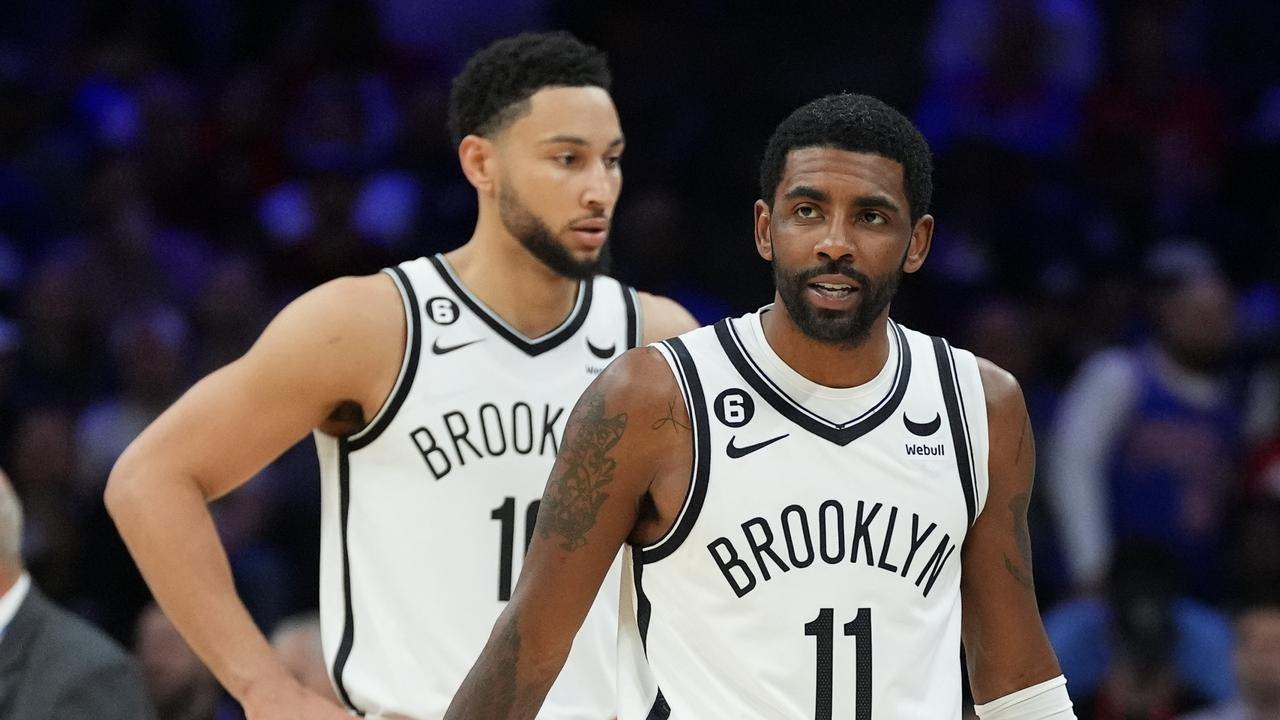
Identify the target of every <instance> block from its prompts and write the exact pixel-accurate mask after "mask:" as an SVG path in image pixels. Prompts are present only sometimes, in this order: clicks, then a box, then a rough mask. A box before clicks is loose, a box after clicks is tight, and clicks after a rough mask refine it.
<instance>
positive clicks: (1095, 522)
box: [1047, 242, 1248, 599]
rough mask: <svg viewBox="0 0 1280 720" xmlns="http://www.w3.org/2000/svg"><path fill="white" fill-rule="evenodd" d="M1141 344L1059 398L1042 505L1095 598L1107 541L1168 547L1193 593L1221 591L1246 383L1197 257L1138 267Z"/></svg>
mask: <svg viewBox="0 0 1280 720" xmlns="http://www.w3.org/2000/svg"><path fill="white" fill-rule="evenodd" d="M1146 270H1147V274H1148V277H1149V279H1150V283H1149V288H1150V293H1149V298H1150V300H1151V302H1152V305H1153V316H1154V318H1153V321H1154V327H1153V331H1152V336H1151V338H1150V339H1149V340H1147V341H1144V342H1142V343H1140V344H1135V345H1131V346H1129V347H1125V348H1118V349H1114V350H1108V351H1104V352H1102V353H1099V354H1098V355H1097V356H1095V357H1093V358H1091V359H1090V360H1089V361H1088V362H1087V363H1086V364H1085V365H1084V367H1083V368H1082V369H1081V370H1080V372H1079V374H1078V375H1077V376H1076V378H1075V379H1074V380H1073V381H1072V383H1071V385H1070V387H1069V388H1068V389H1067V391H1066V393H1065V394H1064V396H1063V398H1062V404H1061V406H1060V408H1059V411H1058V415H1057V418H1056V422H1055V424H1054V426H1053V428H1052V432H1051V436H1050V441H1049V454H1048V482H1049V485H1048V493H1047V495H1048V499H1049V500H1050V504H1051V506H1052V509H1053V512H1054V515H1055V519H1056V524H1057V527H1058V529H1059V531H1060V533H1061V538H1062V541H1063V543H1064V547H1065V550H1066V556H1067V559H1068V561H1069V563H1070V566H1071V573H1072V577H1073V579H1074V583H1075V586H1076V588H1077V589H1078V590H1082V591H1088V590H1090V589H1092V588H1096V587H1097V586H1098V585H1099V581H1100V580H1101V578H1102V577H1103V575H1104V573H1105V571H1106V565H1107V561H1108V558H1109V555H1110V553H1111V550H1112V547H1113V546H1114V545H1115V543H1116V542H1117V541H1118V540H1120V539H1124V538H1147V539H1151V540H1157V541H1160V542H1164V543H1168V545H1169V547H1171V548H1173V549H1174V550H1175V551H1176V552H1177V554H1178V557H1179V559H1180V560H1181V562H1182V564H1183V567H1185V568H1186V569H1187V571H1188V573H1189V576H1190V580H1191V582H1190V588H1191V591H1192V592H1193V594H1195V595H1197V596H1199V597H1203V598H1211V599H1212V598H1217V597H1219V596H1220V595H1221V592H1222V584H1221V583H1222V580H1223V578H1222V575H1221V572H1222V563H1221V557H1222V556H1221V553H1222V550H1223V546H1222V541H1223V537H1222V535H1223V532H1224V530H1225V522H1226V516H1227V512H1228V509H1229V507H1230V503H1231V500H1232V498H1233V496H1234V494H1235V493H1237V492H1238V491H1239V478H1240V473H1241V471H1242V468H1241V467H1240V465H1241V459H1242V453H1243V451H1244V447H1243V446H1244V442H1243V438H1244V428H1243V418H1244V415H1245V410H1244V409H1243V408H1244V405H1245V403H1246V399H1247V398H1248V395H1247V393H1246V392H1245V385H1246V383H1245V382H1244V381H1243V378H1242V376H1241V375H1239V374H1237V373H1236V372H1234V369H1233V367H1232V365H1231V363H1230V360H1231V354H1232V351H1233V343H1234V338H1235V317H1234V315H1233V296H1232V289H1231V287H1230V286H1229V285H1228V283H1227V281H1226V280H1225V279H1224V278H1223V277H1222V276H1221V274H1219V273H1218V271H1217V269H1216V266H1215V265H1214V263H1213V261H1212V259H1211V257H1210V256H1209V255H1208V254H1207V252H1206V251H1205V250H1204V249H1203V247H1201V246H1199V245H1195V244H1190V243H1182V242H1174V243H1169V244H1166V245H1162V246H1161V247H1160V248H1158V249H1157V250H1156V252H1154V253H1153V254H1152V255H1151V256H1150V257H1149V259H1148V263H1147V268H1146Z"/></svg>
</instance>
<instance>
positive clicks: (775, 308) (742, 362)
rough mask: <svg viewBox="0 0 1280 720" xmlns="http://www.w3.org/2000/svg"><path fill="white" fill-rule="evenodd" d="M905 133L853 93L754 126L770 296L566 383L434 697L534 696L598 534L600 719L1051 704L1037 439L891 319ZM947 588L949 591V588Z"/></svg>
mask: <svg viewBox="0 0 1280 720" xmlns="http://www.w3.org/2000/svg"><path fill="white" fill-rule="evenodd" d="M931 173H932V168H931V160H930V156H929V149H928V146H927V145H926V143H925V140H924V138H923V137H922V136H921V135H920V133H919V132H918V131H917V130H916V129H915V128H914V127H913V126H912V125H911V123H910V121H908V120H907V119H906V118H904V117H903V116H902V115H900V114H899V113H898V112H896V111H895V110H893V109H891V108H889V107H888V106H887V105H885V104H884V103H882V102H880V101H878V100H875V99H873V98H869V97H867V96H862V95H834V96H830V97H826V98H823V99H820V100H817V101H814V102H812V103H810V104H808V105H806V106H804V107H802V108H800V109H799V110H797V111H796V112H794V113H793V114H792V115H791V116H790V117H788V118H787V119H786V120H784V121H783V122H782V124H781V125H779V126H778V128H777V130H776V131H775V132H774V135H773V137H772V139H771V140H770V142H769V145H768V147H767V149H766V151H765V157H764V161H763V164H762V168H761V193H762V194H761V197H762V198H763V199H762V200H759V201H757V202H756V204H755V241H756V248H757V250H758V252H759V253H760V255H761V257H763V258H764V259H765V260H767V261H769V262H771V263H772V265H773V275H774V280H775V285H776V297H775V302H774V303H773V304H772V305H768V306H765V307H763V308H761V309H760V310H759V311H757V312H754V313H750V314H747V315H745V316H743V317H740V318H732V319H727V320H723V321H721V322H720V323H718V324H717V325H715V326H714V327H706V328H701V329H698V330H694V331H692V332H689V333H686V334H684V335H681V336H680V337H678V338H673V339H669V340H666V341H665V342H661V343H657V344H655V345H651V346H648V347H645V348H640V349H637V350H633V351H631V352H629V353H627V354H626V355H624V356H623V357H622V358H620V359H619V360H618V361H617V362H615V363H614V364H612V365H611V366H610V367H609V368H608V369H607V370H606V371H605V372H604V373H603V374H602V375H601V376H600V377H599V378H597V379H596V381H595V382H594V383H592V385H591V387H589V388H588V389H587V391H586V392H585V393H584V394H583V396H582V397H581V398H580V399H579V401H578V404H577V405H576V407H575V408H574V411H573V414H572V416H571V417H570V420H569V425H568V428H567V430H566V438H565V442H564V444H563V445H562V446H561V449H560V453H559V456H558V458H557V460H556V465H555V468H554V469H553V470H552V474H551V477H550V478H549V480H548V482H547V488H546V491H545V493H544V495H543V499H542V504H541V515H540V517H539V518H538V526H537V533H536V535H535V537H534V540H533V544H532V546H531V547H530V549H529V553H528V555H527V557H526V559H525V566H524V574H523V575H522V576H521V578H520V582H519V584H518V585H517V586H516V589H515V592H514V595H513V597H512V601H511V602H510V603H509V604H508V605H507V607H506V609H505V610H504V611H503V613H502V615H501V617H500V618H499V620H498V623H497V624H496V625H495V627H494V630H493V633H492V634H491V635H490V638H489V642H488V644H487V645H486V647H485V651H484V653H483V654H482V655H481V657H480V659H479V661H477V663H476V666H475V667H474V668H472V670H471V673H470V674H469V675H468V676H467V680H466V682H464V683H463V686H462V688H461V689H460V690H459V691H458V694H457V696H456V697H455V698H454V702H453V704H452V705H451V706H450V709H449V712H448V713H447V714H446V717H447V718H451V719H453V720H481V719H483V720H497V719H501V718H532V717H534V714H535V713H536V712H537V709H538V707H539V705H540V703H541V701H542V698H543V695H544V694H545V692H546V689H547V687H548V686H549V685H550V684H551V682H552V681H553V680H554V679H555V677H556V674H557V672H558V671H559V670H560V667H561V665H562V663H563V662H564V658H565V655H566V653H567V652H568V651H569V648H570V644H571V642H572V640H573V635H574V633H575V631H576V630H577V628H578V626H579V623H580V622H581V621H582V618H583V616H584V615H585V614H586V610H587V608H588V607H589V606H590V604H591V600H592V598H593V597H594V595H595V592H596V588H597V587H598V583H599V582H600V580H601V578H602V577H604V575H605V573H606V572H607V571H608V569H609V568H610V567H611V565H612V562H613V557H614V555H615V554H616V553H617V550H618V548H619V547H620V546H624V545H625V546H626V551H625V554H626V556H627V567H626V569H625V579H626V586H625V587H624V590H623V610H622V614H623V617H622V635H621V637H620V655H621V657H620V663H621V664H620V668H621V669H620V672H619V717H621V718H624V719H631V718H651V719H653V718H672V719H678V720H689V719H695V718H696V719H699V720H701V719H703V718H769V719H770V720H774V719H777V718H804V719H806V720H809V719H812V718H817V719H818V720H830V719H831V718H851V719H853V720H873V719H884V720H887V719H889V718H892V719H894V720H939V719H940V718H950V719H952V720H959V718H960V717H961V710H962V708H961V703H962V700H961V698H962V692H961V690H962V688H961V669H960V667H959V662H958V656H959V652H960V649H961V644H962V642H963V646H964V649H965V650H966V651H967V652H966V655H967V659H968V666H969V678H970V684H971V688H972V691H973V695H974V697H975V698H976V699H977V701H978V703H979V704H978V706H977V712H978V715H979V717H981V718H984V719H986V720H990V719H997V720H1010V719H1012V718H1018V719H1020V720H1021V719H1025V718H1052V719H1054V720H1060V719H1062V718H1071V717H1074V715H1073V713H1072V710H1071V701H1070V699H1069V697H1068V696H1067V692H1066V687H1065V681H1064V680H1063V678H1062V676H1061V671H1060V670H1059V668H1058V663H1057V660H1056V658H1055V657H1054V653H1053V650H1052V649H1051V648H1050V646H1049V643H1048V641H1047V640H1046V638H1045V633H1044V628H1043V626H1042V624H1041V621H1040V614H1039V610H1038V608H1037V607H1036V600H1035V593H1034V589H1033V587H1032V576H1031V557H1030V549H1029V548H1030V541H1029V537H1028V529H1027V516H1026V510H1027V502H1028V498H1029V494H1030V492H1031V484H1032V476H1033V471H1034V465H1035V460H1034V458H1035V450H1034V443H1033V440H1032V437H1031V429H1030V423H1029V420H1028V418H1027V412H1026V407H1025V406H1024V403H1023V399H1022V393H1021V391H1020V390H1019V388H1018V384H1017V382H1016V381H1015V380H1014V379H1013V377H1012V376H1010V375H1009V374H1008V373H1006V372H1004V371H1003V370H1001V369H999V368H997V367H996V366H994V365H992V364H991V363H989V362H987V361H985V360H982V359H979V358H975V357H974V356H973V355H972V354H970V353H968V352H966V351H964V350H960V349H957V348H954V347H951V345H950V344H949V343H947V342H946V341H945V340H943V339H942V338H935V337H929V336H927V335H924V334H921V333H918V332H915V331H912V330H909V329H907V328H905V327H903V326H901V325H900V324H898V323H896V322H894V321H893V320H891V319H890V317H889V306H890V302H891V301H892V299H893V297H894V293H895V292H896V290H897V288H898V284H899V282H900V280H901V278H902V276H903V274H904V273H913V272H916V271H917V270H919V269H920V267H921V266H922V265H923V263H924V261H925V258H926V256H927V255H928V252H929V247H930V243H931V242H932V237H933V227H934V220H933V218H932V217H931V216H930V215H928V214H927V212H928V208H929V201H930V195H931V193H932V181H931ZM962 599H963V602H962Z"/></svg>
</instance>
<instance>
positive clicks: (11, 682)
mask: <svg viewBox="0 0 1280 720" xmlns="http://www.w3.org/2000/svg"><path fill="white" fill-rule="evenodd" d="M21 546H22V506H21V504H20V503H19V502H18V497H17V495H16V493H15V492H14V489H13V487H12V486H11V485H10V484H9V480H8V478H7V477H5V475H4V473H3V472H0V717H5V718H15V720H16V718H22V720H148V719H149V718H152V717H154V715H153V713H152V709H151V706H150V703H149V702H148V701H147V697H146V693H145V691H144V689H143V686H142V678H141V676H140V675H139V673H138V669H137V667H135V666H134V664H133V661H132V660H131V659H130V658H129V656H128V655H127V654H125V652H124V650H123V649H121V648H120V647H119V646H118V645H116V644H115V643H114V642H112V641H111V640H110V639H108V638H107V637H106V636H105V635H103V634H102V633H101V632H100V631H98V630H96V629H94V628H92V627H90V626H89V625H88V624H86V623H85V622H84V621H83V620H81V619H79V618H77V617H75V616H74V615H71V614H70V613H68V612H66V611H65V610H62V609H61V608H59V607H57V606H56V605H54V604H53V603H51V602H50V601H49V600H47V599H46V598H45V597H44V595H43V594H42V593H41V592H40V590H39V589H38V588H37V587H36V586H35V585H34V584H33V583H32V581H31V576H30V575H28V574H27V572H26V570H25V569H24V568H23V564H22V551H21Z"/></svg>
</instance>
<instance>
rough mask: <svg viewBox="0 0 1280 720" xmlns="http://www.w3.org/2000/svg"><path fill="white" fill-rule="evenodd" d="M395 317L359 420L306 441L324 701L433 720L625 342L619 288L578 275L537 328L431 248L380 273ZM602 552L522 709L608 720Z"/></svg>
mask: <svg viewBox="0 0 1280 720" xmlns="http://www.w3.org/2000/svg"><path fill="white" fill-rule="evenodd" d="M386 272H387V273H388V275H390V276H391V278H392V279H393V280H394V281H395V283H396V285H397V287H398V288H399V290H400V293H401V296H402V298H403V300H404V305H405V316H406V321H407V325H408V336H407V343H406V353H405V356H404V361H403V365H402V368H401V372H400V376H399V378H398V380H397V381H396V384H395V388H394V390H393V391H392V393H391V395H390V397H389V398H388V400H387V402H386V403H385V405H384V407H382V408H381V409H379V410H378V412H377V414H376V415H375V416H374V417H373V418H372V419H371V421H370V422H369V424H368V426H367V427H366V428H365V429H364V430H363V431H361V432H359V433H357V434H355V435H352V436H350V437H347V438H335V437H332V436H329V435H326V434H324V433H316V435H315V440H316V447H317V450H318V453H319V457H320V468H321V480H322V488H323V490H322V499H323V510H322V512H323V518H322V523H321V526H322V540H321V573H320V574H321V578H320V581H321V588H320V616H321V628H322V636H323V644H324V652H325V659H326V662H327V663H328V666H329V670H330V673H331V677H332V679H333V682H334V686H335V687H336V688H337V690H338V694H339V697H340V698H341V699H342V701H343V702H344V703H346V705H347V706H348V707H349V708H351V709H352V710H353V711H355V712H357V713H360V714H362V715H364V716H366V717H384V718H390V717H409V718H414V719H415V720H433V719H434V718H439V717H441V716H443V714H444V711H445V709H446V708H447V707H448V705H449V702H450V700H451V699H452V698H453V695H454V692H455V691H456V690H457V688H458V686H459V685H461V683H462V680H463V678H464V677H465V676H466V673H467V672H468V670H470V668H471V666H472V664H473V663H474V662H475V660H476V658H477V657H478V656H479V654H480V650H481V648H482V647H483V646H484V643H485V641H486V640H487V639H488V637H489V632H490V630H491V629H492V627H493V623H494V621H495V620H496V619H497V617H498V614H499V613H500V612H501V611H502V608H503V606H504V605H505V603H506V601H507V600H509V599H510V596H511V589H512V586H513V585H514V583H515V580H516V578H517V577H518V576H519V574H520V567H521V562H522V559H523V557H524V552H525V549H526V547H527V543H528V540H529V538H531V537H532V533H533V531H534V527H533V526H534V520H535V519H536V517H537V512H538V500H539V498H541V497H542V491H543V488H544V487H545V485H546V480H547V476H548V474H549V473H550V470H551V466H552V463H553V461H554V460H555V454H556V449H557V448H558V446H559V444H560V441H561V439H562V437H563V432H564V427H565V423H566V421H567V420H568V416H569V412H570V410H571V409H572V407H573V404H574V403H575V402H576V401H577V399H578V396H579V395H580V394H581V393H582V391H583V390H584V389H586V386H587V385H588V384H589V383H590V382H591V380H592V379H594V378H595V376H596V375H598V374H599V373H600V372H601V371H602V370H603V369H604V367H605V366H606V365H607V364H608V363H609V362H610V360H611V359H613V358H614V357H617V356H618V355H621V354H622V352H623V351H625V350H626V349H627V348H630V347H634V346H635V345H636V344H637V343H638V342H639V338H640V318H639V316H638V303H637V298H636V294H635V291H634V290H632V289H631V288H629V287H626V286H624V285H622V284H621V283H619V282H617V281H616V280H613V279H611V278H608V277H603V276H599V277H596V278H594V279H592V280H588V281H584V282H582V283H581V285H580V286H579V288H578V294H577V301H576V305H575V306H574V308H573V310H572V311H571V312H570V314H569V315H568V317H566V318H565V320H564V322H563V323H562V324H561V325H560V326H558V327H557V328H555V329H553V330H552V331H550V332H548V333H547V334H545V335H543V336H541V337H538V338H528V337H525V336H523V335H522V334H520V333H519V332H518V331H516V330H515V329H514V328H512V327H510V326H508V325H507V324H506V323H505V322H503V320H502V319H501V318H500V317H498V316H497V315H496V314H495V313H494V312H492V311H491V310H490V309H489V308H487V307H486V306H485V305H484V304H483V303H482V302H481V301H480V300H479V299H477V298H475V297H474V296H473V295H471V293H470V292H468V290H467V289H466V287H465V286H463V284H462V283H461V281H460V280H459V279H458V277H457V276H456V275H455V273H454V272H453V269H452V268H451V267H450V266H449V264H448V262H447V261H446V260H445V259H444V258H443V257H442V256H433V257H429V258H419V259H417V260H413V261H409V262H406V263H403V264H401V265H399V266H396V267H393V268H389V269H388V270H387V271H386ZM620 562H621V561H620V560H619V561H617V562H615V564H614V567H613V569H612V570H611V571H610V573H609V576H608V577H607V578H606V580H605V582H604V584H603V585H602V587H601V592H600V595H599V597H598V598H597V600H596V603H595V605H594V606H593V607H592V609H591V611H590V614H589V615H588V617H587V619H586V622H585V623H584V624H583V627H582V630H581V631H580V632H579V634H578V636H577V638H576V639H575V641H574V644H573V650H572V651H571V653H570V655H569V660H568V662H567V663H566V665H565V668H564V672H563V673H561V675H560V678H559V680H558V681H557V682H556V684H555V686H554V687H553V688H552V689H551V692H550V694H549V695H548V698H547V702H546V704H545V705H544V707H543V710H542V712H541V714H540V715H539V717H540V718H551V719H557V720H559V719H563V720H605V719H607V718H613V717H614V716H615V714H616V704H617V700H616V695H617V694H616V669H617V660H616V658H617V643H616V638H617V618H618V589H619V584H620V578H619V572H620Z"/></svg>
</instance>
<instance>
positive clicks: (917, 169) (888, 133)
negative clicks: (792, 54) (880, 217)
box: [760, 93, 933, 223]
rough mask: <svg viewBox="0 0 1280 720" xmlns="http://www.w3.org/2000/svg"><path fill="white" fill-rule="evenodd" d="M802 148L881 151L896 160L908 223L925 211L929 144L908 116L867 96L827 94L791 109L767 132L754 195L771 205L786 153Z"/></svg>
mask: <svg viewBox="0 0 1280 720" xmlns="http://www.w3.org/2000/svg"><path fill="white" fill-rule="evenodd" d="M806 147H833V148H838V149H840V150H848V151H850V152H865V153H874V154H876V155H883V156H884V157H887V158H889V159H891V160H896V161H898V162H899V163H901V164H902V173H903V184H904V185H905V186H906V187H905V190H906V194H907V202H908V203H909V204H910V206H911V207H910V211H911V222H912V223H915V222H916V221H917V220H919V219H920V218H921V217H922V216H924V214H925V213H927V212H929V203H930V201H931V200H932V197H933V159H932V157H931V156H930V154H929V144H928V143H927V142H925V139H924V136H923V135H921V134H920V131H919V130H917V129H916V127H915V125H912V124H911V121H910V120H908V119H907V118H906V117H904V116H903V115H902V113H900V112H898V111H897V110H894V109H893V108H891V107H889V106H888V105H886V104H885V103H883V102H881V101H880V100H877V99H876V98H873V97H871V96H869V95H856V94H853V93H842V94H839V95H828V96H826V97H824V98H819V99H817V100H814V101H813V102H811V103H809V104H807V105H804V106H803V107H801V108H799V109H798V110H796V111H795V112H793V113H791V115H789V116H788V117H787V119H786V120H783V121H782V122H781V123H780V124H779V125H778V127H777V129H776V130H774V131H773V137H771V138H769V144H768V146H767V147H766V148H765V151H764V159H763V160H762V161H761V162H760V197H761V198H763V199H764V201H765V203H767V204H768V205H769V206H770V207H773V198H774V194H775V193H777V191H778V184H779V183H780V182H782V170H783V167H784V166H785V165H786V162H787V154H788V153H790V152H791V151H792V150H795V149H798V148H806Z"/></svg>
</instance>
